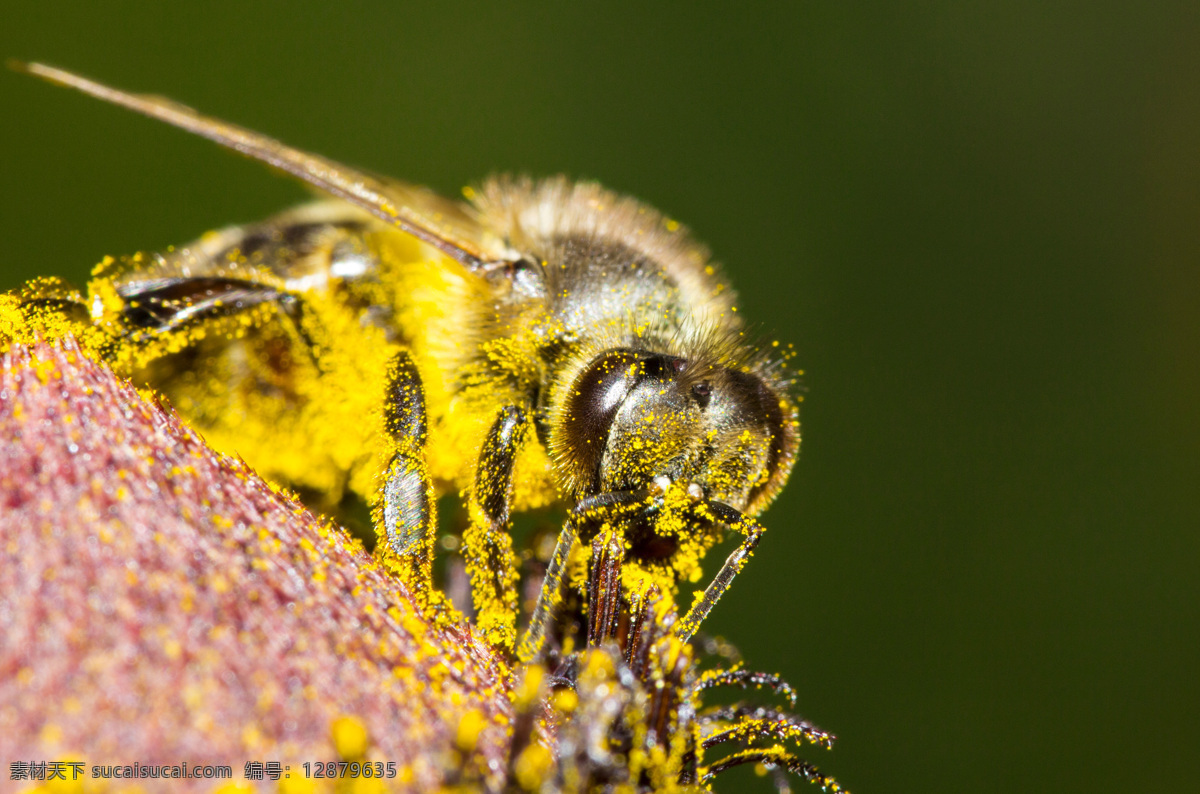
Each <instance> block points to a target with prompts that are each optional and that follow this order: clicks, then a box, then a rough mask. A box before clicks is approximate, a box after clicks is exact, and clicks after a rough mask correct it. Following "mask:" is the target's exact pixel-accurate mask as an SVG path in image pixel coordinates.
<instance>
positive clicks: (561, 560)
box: [517, 490, 651, 664]
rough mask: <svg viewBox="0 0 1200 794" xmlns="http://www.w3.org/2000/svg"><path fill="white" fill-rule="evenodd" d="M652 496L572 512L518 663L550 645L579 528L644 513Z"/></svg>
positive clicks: (596, 501) (613, 496)
mask: <svg viewBox="0 0 1200 794" xmlns="http://www.w3.org/2000/svg"><path fill="white" fill-rule="evenodd" d="M650 495H651V493H650V491H646V490H636V491H618V492H615V493H605V494H599V495H597V496H591V497H588V498H587V499H584V500H582V501H580V502H579V503H578V504H577V505H575V507H574V508H573V509H572V510H571V515H570V516H569V517H568V518H567V522H566V523H565V524H564V525H563V528H562V532H560V533H558V542H557V543H555V545H554V553H553V554H551V555H550V564H549V565H547V566H546V575H545V576H544V577H543V578H542V590H541V592H540V593H538V600H537V605H536V606H535V607H534V608H533V615H532V616H531V617H530V618H529V627H528V628H527V629H526V630H525V634H524V636H523V637H522V638H521V644H520V645H519V646H518V648H517V659H518V660H519V661H520V662H522V663H523V664H530V663H532V662H533V661H535V660H536V659H537V658H538V657H539V656H540V655H541V653H542V647H543V646H544V645H545V642H546V630H547V628H549V623H550V620H551V618H552V617H553V614H554V610H555V608H557V607H558V605H559V604H560V603H561V601H562V595H561V592H562V581H563V576H564V575H566V571H567V561H568V560H569V559H570V558H571V550H572V549H574V548H575V542H576V540H578V539H579V529H578V527H579V526H581V525H588V524H592V523H594V522H595V521H596V520H597V519H615V518H619V517H620V516H622V515H624V514H626V513H629V512H633V511H636V510H640V509H642V507H643V506H644V503H645V502H646V499H647V498H648V497H650Z"/></svg>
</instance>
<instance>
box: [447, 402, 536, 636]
mask: <svg viewBox="0 0 1200 794" xmlns="http://www.w3.org/2000/svg"><path fill="white" fill-rule="evenodd" d="M528 431H529V422H528V419H527V416H526V412H525V410H524V409H522V408H520V407H519V406H515V405H510V406H507V407H505V408H502V409H501V410H500V412H499V413H498V415H497V416H496V420H495V422H494V423H493V424H492V428H491V430H489V431H488V435H487V439H486V440H485V441H484V443H483V449H481V450H480V452H479V461H478V463H477V465H476V469H475V483H474V487H472V489H471V493H470V495H469V498H468V500H467V510H468V515H469V519H470V520H469V523H468V526H467V528H466V529H465V530H464V531H463V555H464V556H465V558H466V563H467V574H468V576H469V577H470V579H471V595H472V598H473V600H474V601H475V608H476V611H477V616H476V624H477V625H478V627H479V629H480V631H481V632H483V635H484V636H485V637H487V639H488V641H489V642H491V643H492V645H494V646H496V647H497V648H500V649H502V650H504V651H505V652H508V651H511V650H512V649H513V645H514V643H515V642H516V633H517V626H516V624H517V603H518V601H517V600H518V592H517V580H518V571H517V559H516V555H515V554H513V543H512V536H511V535H510V534H509V514H510V512H511V507H512V485H513V478H512V475H513V463H514V461H515V460H516V456H517V452H518V451H519V450H520V449H521V446H522V444H523V443H524V442H525V438H526V437H527V435H528Z"/></svg>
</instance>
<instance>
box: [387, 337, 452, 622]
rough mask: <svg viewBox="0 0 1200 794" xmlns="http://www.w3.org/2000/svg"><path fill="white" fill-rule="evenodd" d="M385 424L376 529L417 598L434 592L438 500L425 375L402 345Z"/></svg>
mask: <svg viewBox="0 0 1200 794" xmlns="http://www.w3.org/2000/svg"><path fill="white" fill-rule="evenodd" d="M384 427H385V429H386V430H387V434H388V439H389V442H390V443H391V445H392V453H393V454H392V458H391V461H390V462H389V463H388V466H387V469H386V471H385V473H384V481H383V488H382V490H381V492H380V494H379V503H378V505H377V507H376V521H375V524H376V531H377V533H378V536H379V548H380V549H381V550H382V551H383V554H382V556H383V558H384V560H385V561H386V562H387V563H388V564H389V565H390V566H391V567H392V569H393V570H395V571H396V573H397V574H398V575H399V576H400V579H401V580H402V581H403V582H404V583H405V584H406V585H408V587H409V589H410V590H411V591H412V593H413V595H415V596H416V597H417V598H418V599H419V600H421V601H423V602H428V600H429V598H430V595H431V593H432V592H433V570H432V566H433V542H434V536H435V531H436V528H437V504H436V502H435V501H434V496H433V485H432V483H431V482H430V479H429V469H428V468H427V467H426V465H425V443H426V440H427V438H428V435H429V432H428V420H427V417H426V413H425V391H424V388H423V387H422V385H421V375H420V373H419V372H418V371H417V367H416V364H415V363H413V360H412V357H411V356H409V354H408V353H406V352H403V351H401V352H400V353H397V354H396V355H395V356H394V357H393V358H392V360H391V363H390V365H389V367H388V386H387V395H386V401H385V405H384Z"/></svg>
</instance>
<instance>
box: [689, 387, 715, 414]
mask: <svg viewBox="0 0 1200 794" xmlns="http://www.w3.org/2000/svg"><path fill="white" fill-rule="evenodd" d="M692 396H693V397H695V398H696V402H697V403H699V405H700V407H701V408H707V407H708V403H709V400H711V399H712V387H711V386H709V385H708V383H707V382H706V381H701V382H700V383H696V384H693V386H692Z"/></svg>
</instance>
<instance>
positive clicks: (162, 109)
mask: <svg viewBox="0 0 1200 794" xmlns="http://www.w3.org/2000/svg"><path fill="white" fill-rule="evenodd" d="M18 68H22V69H24V70H26V71H29V72H31V73H33V74H35V75H38V76H40V77H42V78H45V79H47V80H49V81H51V82H55V83H59V84H62V85H65V86H69V87H72V88H75V89H78V90H80V91H82V92H84V93H87V94H90V95H92V96H95V97H98V98H100V99H103V100H106V101H109V102H112V103H115V104H118V105H122V106H124V107H127V108H130V109H132V110H135V111H137V112H140V113H143V114H145V115H147V116H151V117H153V118H156V119H159V120H162V121H165V122H167V123H169V124H173V125H175V126H177V127H181V128H183V129H185V130H187V131H190V132H193V133H195V134H198V135H201V136H204V137H206V138H209V139H211V140H213V141H216V142H217V143H219V144H221V145H223V146H227V147H229V148H232V149H234V150H236V151H238V152H241V153H242V154H244V155H246V156H248V157H251V158H253V159H257V160H261V161H263V162H266V163H268V164H269V165H271V166H273V167H275V168H277V169H279V170H282V171H284V172H286V173H288V174H290V175H292V176H294V177H297V178H299V179H300V180H302V181H304V182H306V183H308V184H309V185H311V186H313V187H315V188H317V189H319V190H320V191H323V192H324V193H326V194H328V195H329V196H332V197H333V199H332V200H329V199H327V200H324V201H321V202H318V203H315V204H311V205H307V206H303V207H301V208H299V209H295V210H292V211H290V212H286V213H283V214H281V215H278V216H276V217H274V218H272V219H270V220H267V221H265V222H263V223H259V224H255V225H249V226H239V227H233V228H229V229H225V230H221V231H217V232H212V233H210V234H208V235H206V236H204V237H202V238H200V239H199V240H197V241H196V242H195V243H193V244H191V245H187V246H183V247H180V248H177V249H173V250H170V251H168V252H166V253H164V254H156V255H151V256H143V255H139V256H135V257H131V258H128V259H125V260H122V261H112V260H107V261H106V262H105V263H102V264H101V265H100V266H99V267H98V268H97V270H96V272H95V274H94V278H93V279H92V281H91V282H90V283H89V285H88V290H87V292H86V294H85V293H80V292H77V291H75V290H73V289H71V288H70V287H68V286H66V285H64V284H62V283H61V282H54V281H42V282H40V283H35V284H33V285H31V286H29V287H27V288H26V290H25V292H24V293H23V295H22V301H21V308H20V310H21V311H22V312H24V313H25V315H26V316H33V315H36V316H37V318H38V321H39V322H41V323H42V325H43V326H44V325H46V324H49V323H51V322H53V321H55V319H54V318H62V321H64V322H75V323H76V325H75V329H76V330H75V332H76V333H82V334H83V336H84V340H83V341H84V344H85V345H90V346H91V347H92V349H94V350H96V351H98V352H100V353H101V354H102V355H103V356H104V357H105V358H106V359H107V360H108V361H110V362H111V363H112V364H113V366H114V367H116V368H117V369H118V370H119V371H122V372H124V373H126V374H130V375H133V376H134V377H135V378H136V379H137V380H139V381H140V382H144V383H148V384H150V385H152V386H153V387H154V388H156V389H158V390H160V391H161V392H162V393H164V394H165V395H166V396H167V397H168V398H169V399H170V401H171V402H172V404H173V405H174V406H175V407H176V409H177V410H179V411H180V412H181V413H182V414H183V415H184V416H186V417H187V418H188V419H189V420H190V421H191V422H193V423H194V424H195V425H196V426H197V427H199V428H200V429H201V430H202V431H203V432H204V433H205V435H206V437H207V438H208V439H209V441H210V442H211V443H213V444H214V446H216V447H218V448H221V449H225V450H228V451H234V452H237V453H238V454H240V455H241V456H242V457H244V458H245V459H246V460H247V461H248V462H249V463H250V464H251V465H252V466H253V467H254V468H255V469H257V470H258V471H259V472H260V473H262V474H264V475H266V476H268V477H270V478H272V479H274V480H276V481H278V482H280V483H284V484H287V485H289V486H291V487H295V488H298V489H302V490H303V491H307V492H315V493H326V494H337V493H341V492H342V491H343V490H346V489H348V490H350V491H352V492H355V493H358V494H360V495H362V496H363V497H364V498H365V499H367V500H368V501H369V502H370V503H371V504H372V505H373V511H374V512H373V521H374V523H375V527H376V531H377V534H378V537H379V544H378V549H379V553H380V554H381V556H382V557H383V558H384V559H385V560H386V561H387V562H388V563H389V564H390V565H391V566H392V568H393V569H394V570H395V571H396V572H397V573H398V575H400V576H401V577H402V578H403V579H404V581H405V582H406V583H407V584H408V586H409V588H410V589H411V590H412V591H413V592H414V593H415V594H416V595H417V596H418V597H419V598H421V599H423V600H424V602H425V603H427V604H434V605H435V606H437V605H440V604H443V603H444V598H443V597H442V596H441V595H440V592H439V590H438V589H437V588H436V587H435V586H434V584H433V582H432V560H433V556H434V546H435V538H436V534H437V528H436V527H437V521H436V515H435V513H436V498H437V496H438V495H440V494H443V493H453V492H456V491H458V492H461V493H462V494H463V495H464V502H465V504H466V507H467V516H468V521H467V526H466V528H465V529H464V530H463V533H462V538H461V549H462V555H463V558H464V560H465V568H466V572H467V575H468V578H469V582H470V591H471V598H472V601H473V603H474V609H475V613H476V625H477V626H478V628H479V629H480V630H481V632H482V633H483V634H484V636H486V637H487V638H488V640H489V641H490V642H491V643H492V644H493V645H494V646H495V647H496V648H497V649H499V650H501V651H502V652H505V653H510V654H515V655H516V657H517V658H518V659H520V660H521V661H529V660H532V659H535V658H539V657H540V656H544V655H545V654H547V653H558V652H560V651H561V650H562V649H563V647H564V646H566V647H573V645H574V644H576V639H575V637H573V636H569V635H572V633H573V632H574V633H577V634H578V635H579V637H580V639H583V638H593V639H596V638H599V639H604V638H606V637H613V636H615V635H616V634H617V633H619V632H620V631H621V630H622V629H621V626H622V625H623V624H627V623H628V620H629V615H630V607H631V605H636V604H638V603H643V602H644V601H645V600H646V599H647V598H648V597H650V595H651V594H666V595H668V596H670V597H674V596H675V594H676V593H677V591H678V584H679V583H680V582H681V581H696V580H698V579H699V578H700V572H701V568H700V563H701V560H702V558H703V557H704V555H705V553H706V552H707V551H708V550H709V549H710V548H711V547H712V546H713V545H714V544H715V543H716V542H717V541H718V540H719V539H720V537H721V535H722V533H723V532H724V531H725V530H726V529H732V530H734V531H736V532H737V533H740V535H741V536H742V539H741V541H740V544H739V545H738V547H737V548H736V549H735V550H734V551H733V553H732V554H730V555H729V557H728V558H727V559H726V560H725V561H724V563H723V565H721V567H720V569H719V570H718V571H717V573H716V575H715V576H714V577H713V578H712V580H711V583H710V584H709V585H708V586H707V588H705V589H703V590H702V591H699V592H698V593H697V595H696V598H695V602H694V603H693V604H692V605H691V607H690V609H689V610H688V611H687V612H686V614H685V615H684V616H683V618H682V619H681V620H679V621H678V622H677V623H676V624H675V628H674V632H675V635H676V636H677V637H679V638H680V639H682V640H685V641H686V640H687V639H689V638H690V637H691V636H692V635H693V634H694V633H695V631H696V629H697V627H698V626H699V625H700V623H701V622H702V621H703V620H704V618H705V616H706V615H707V614H708V613H709V611H710V610H711V609H712V607H713V605H714V604H715V603H716V601H717V599H718V598H719V597H720V596H721V594H722V593H723V592H724V591H725V589H726V588H727V587H728V586H729V584H730V581H731V580H732V579H733V577H734V576H735V575H736V574H737V573H738V572H739V571H740V570H741V568H742V567H743V565H744V564H745V562H746V560H747V559H748V557H749V555H750V554H751V552H752V551H753V550H754V548H755V546H756V544H757V543H758V541H759V538H760V537H761V535H762V532H763V529H762V527H761V526H760V525H759V524H758V523H757V522H756V521H755V520H754V518H753V516H755V515H757V514H758V513H760V512H761V511H762V510H763V509H764V508H765V507H766V506H767V504H768V503H769V502H770V501H771V500H772V498H774V496H775V495H776V494H777V493H778V492H779V490H780V488H781V487H782V486H783V484H784V482H785V480H786V479H787V477H788V473H789V471H790V470H791V467H792V463H793V461H794V459H795V456H796V452H797V447H798V444H799V432H798V421H797V405H796V401H795V399H794V398H793V397H792V396H791V394H790V392H789V377H788V375H787V374H786V373H785V370H784V366H783V361H782V359H783V356H781V355H779V354H778V353H777V352H775V353H774V354H773V355H767V354H765V353H764V352H762V351H761V350H760V349H759V347H758V346H756V345H753V344H751V343H750V342H748V341H747V339H746V337H745V334H744V330H743V324H742V322H741V320H740V318H739V316H738V315H737V313H736V310H735V307H734V298H733V293H732V292H731V290H730V289H729V287H728V285H727V283H726V282H725V281H724V279H723V278H722V277H721V276H720V275H719V274H718V272H717V270H716V267H715V265H714V264H713V263H712V262H711V261H710V259H709V256H708V253H707V252H706V251H705V250H704V248H702V247H701V246H700V245H699V244H697V243H696V242H695V241H694V240H693V239H692V238H691V237H690V235H689V234H688V233H687V232H686V230H684V229H683V228H682V227H680V226H679V225H678V224H677V223H675V222H673V221H671V220H668V219H667V218H665V217H664V216H662V215H661V214H659V213H658V212H656V211H654V210H652V209H650V208H649V207H647V206H645V205H643V204H641V203H639V202H637V201H635V200H633V199H630V198H625V197H622V196H619V195H616V194H614V193H611V192H609V191H607V190H605V189H603V188H601V187H599V186H597V185H595V184H591V183H574V182H571V181H568V180H566V179H565V178H561V177H560V178H553V179H548V180H544V181H531V180H528V179H519V178H497V179H492V180H490V181H487V182H485V183H483V184H482V185H481V186H480V187H478V188H476V189H472V190H467V191H465V193H466V199H467V201H466V202H457V201H450V200H447V199H444V198H440V197H438V196H436V195H433V194H431V193H429V192H427V191H425V190H423V189H419V188H414V187H411V186H408V185H405V184H402V183H400V182H395V181H392V180H388V179H383V178H379V177H375V176H372V175H368V174H366V173H363V172H360V171H357V170H354V169H351V168H347V167H345V166H342V165H339V164H336V163H334V162H332V161H329V160H326V159H324V158H321V157H318V156H315V155H312V154H307V153H304V152H301V151H298V150H296V149H293V148H290V147H288V146H285V145H283V144H282V143H279V142H278V141H275V140H272V139H270V138H267V137H265V136H262V135H259V134H257V133H253V132H250V131H248V130H245V129H242V128H240V127H236V126H233V125H231V124H227V123H224V122H221V121H217V120H214V119H211V118H208V117H205V116H202V115H200V114H199V113H196V112H195V111H193V110H191V109H189V108H186V107H184V106H182V105H178V104H175V103H172V102H169V101H167V100H164V99H160V98H155V97H148V96H138V95H132V94H127V93H124V92H121V91H118V90H115V89H112V88H108V87H105V86H102V85H100V84H97V83H94V82H92V81H90V80H87V79H85V78H82V77H79V76H77V75H74V74H70V73H68V72H64V71H62V70H59V69H55V68H52V67H48V66H43V65H38V64H29V65H18ZM552 504H561V505H565V506H566V507H567V519H566V523H565V526H564V528H563V529H562V531H561V532H560V533H559V536H558V540H557V545H556V547H555V548H554V550H553V553H552V554H551V555H550V557H549V561H548V565H547V568H546V571H545V575H544V579H543V582H542V585H541V589H540V593H541V595H540V597H539V598H537V599H536V607H535V608H534V609H533V610H532V614H531V615H529V618H528V628H527V629H526V630H525V632H524V634H523V636H522V637H521V639H520V641H519V642H518V636H517V631H518V623H519V621H520V619H521V613H522V610H521V602H520V598H519V593H520V588H519V575H520V566H519V564H518V556H517V553H516V551H515V550H514V545H513V540H512V536H511V533H510V531H509V525H510V517H511V515H512V514H513V513H514V512H515V511H523V510H528V509H531V508H536V507H539V506H543V505H552ZM602 560H603V561H604V562H602ZM606 571H607V574H606V573H605V572H606ZM580 572H582V573H580ZM615 574H619V577H618V578H617V579H615V580H613V581H619V582H620V583H621V584H620V587H619V588H615V589H614V588H612V587H606V586H603V585H604V583H603V581H602V579H603V577H604V576H605V575H608V576H609V578H610V579H612V576H613V575H615ZM572 598H574V602H575V603H576V604H577V606H576V607H571V606H570V603H569V602H571V599H572ZM572 609H574V612H573V613H572V614H574V615H575V616H576V617H578V618H579V619H580V620H579V622H580V623H582V622H583V621H584V620H586V622H588V623H589V624H590V627H582V626H575V627H572V625H571V624H570V621H568V620H563V619H556V618H555V616H556V615H562V614H563V613H564V612H567V613H571V611H572ZM584 616H586V617H584ZM596 641H599V640H596ZM548 644H552V645H553V648H550V647H548Z"/></svg>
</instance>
